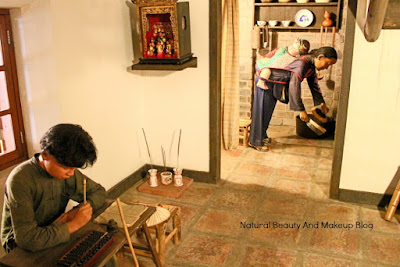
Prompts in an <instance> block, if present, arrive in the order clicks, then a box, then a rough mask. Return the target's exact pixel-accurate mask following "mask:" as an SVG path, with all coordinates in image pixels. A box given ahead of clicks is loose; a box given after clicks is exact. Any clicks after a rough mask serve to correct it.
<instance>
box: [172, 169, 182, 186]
mask: <svg viewBox="0 0 400 267" xmlns="http://www.w3.org/2000/svg"><path fill="white" fill-rule="evenodd" d="M174 174H175V175H174V185H175V186H182V185H183V177H182V169H176V168H175V169H174Z"/></svg>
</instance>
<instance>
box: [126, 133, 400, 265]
mask: <svg viewBox="0 0 400 267" xmlns="http://www.w3.org/2000/svg"><path fill="white" fill-rule="evenodd" d="M293 132H294V131H293V129H292V128H283V127H281V128H277V127H275V128H272V129H271V132H269V134H270V136H271V137H272V138H273V143H272V144H271V151H269V152H267V153H262V152H257V151H255V150H254V149H251V148H247V149H238V150H236V151H223V152H222V177H223V180H221V182H220V183H219V184H217V185H213V184H204V183H194V184H193V185H192V186H191V187H190V188H189V189H188V191H186V192H185V193H184V194H183V195H182V196H181V197H180V198H179V199H175V198H166V197H160V196H153V195H149V194H144V193H139V192H138V191H137V189H136V187H137V186H138V185H139V184H140V183H138V184H137V185H135V186H133V187H131V188H129V189H128V190H127V191H126V192H125V193H124V194H123V195H122V196H121V200H122V201H131V200H139V201H145V202H161V203H166V204H173V205H179V206H180V207H181V208H182V243H181V244H180V245H179V246H175V245H173V244H172V243H169V244H168V246H167V258H166V261H167V266H182V267H183V266H185V267H187V266H188V267H190V266H193V267H194V266H196V267H202V266H226V267H228V266H229V267H231V266H232V267H234V266H257V267H258V266H324V267H328V266H359V267H364V266H400V253H399V251H400V223H399V221H400V216H399V215H398V214H396V215H395V218H393V220H392V222H387V221H385V220H383V219H382V218H383V216H384V211H379V210H377V208H376V207H368V206H365V205H363V206H360V205H355V204H351V203H343V202H339V201H334V200H330V199H329V198H328V191H329V182H330V181H329V179H330V166H331V161H332V145H333V141H332V140H318V141H317V140H304V139H300V138H297V137H296V136H295V135H293ZM251 226H253V227H251ZM324 226H327V227H328V228H324ZM340 226H342V227H347V228H348V227H349V226H352V227H353V228H352V229H350V230H348V229H347V228H339V227H340ZM257 227H258V228H257ZM329 227H332V228H329ZM372 227H373V228H372ZM371 228H372V229H371ZM119 260H120V265H121V266H133V261H132V258H131V257H129V256H126V257H124V258H120V259H119ZM139 262H140V264H141V265H140V266H154V264H153V262H152V261H151V260H150V259H148V258H143V257H139Z"/></svg>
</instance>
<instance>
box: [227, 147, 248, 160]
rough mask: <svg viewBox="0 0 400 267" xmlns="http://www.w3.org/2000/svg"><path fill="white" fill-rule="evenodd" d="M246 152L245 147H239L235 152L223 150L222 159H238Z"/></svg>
mask: <svg viewBox="0 0 400 267" xmlns="http://www.w3.org/2000/svg"><path fill="white" fill-rule="evenodd" d="M245 151H246V150H245V149H244V148H243V146H238V148H237V149H234V150H225V149H221V158H223V159H229V158H238V157H240V156H242V155H243V154H244V153H245Z"/></svg>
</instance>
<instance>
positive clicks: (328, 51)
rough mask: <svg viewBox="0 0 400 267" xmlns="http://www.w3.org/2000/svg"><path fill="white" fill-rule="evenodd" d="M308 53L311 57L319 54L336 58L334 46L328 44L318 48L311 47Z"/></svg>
mask: <svg viewBox="0 0 400 267" xmlns="http://www.w3.org/2000/svg"><path fill="white" fill-rule="evenodd" d="M310 55H311V56H312V57H318V56H319V55H324V57H327V58H334V59H337V52H336V50H335V48H333V47H330V46H323V47H320V48H318V49H313V50H311V51H310Z"/></svg>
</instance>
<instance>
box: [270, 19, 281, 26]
mask: <svg viewBox="0 0 400 267" xmlns="http://www.w3.org/2000/svg"><path fill="white" fill-rule="evenodd" d="M278 23H279V21H278V20H269V21H268V25H269V26H271V27H274V26H276V25H278Z"/></svg>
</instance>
